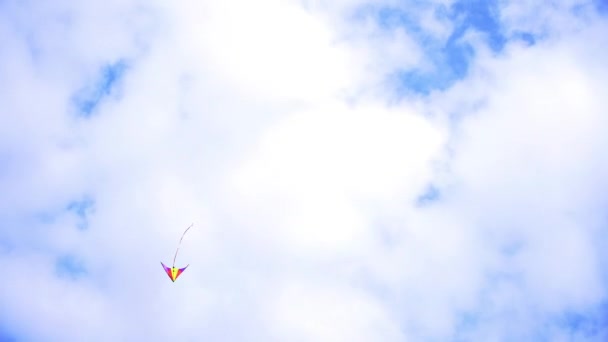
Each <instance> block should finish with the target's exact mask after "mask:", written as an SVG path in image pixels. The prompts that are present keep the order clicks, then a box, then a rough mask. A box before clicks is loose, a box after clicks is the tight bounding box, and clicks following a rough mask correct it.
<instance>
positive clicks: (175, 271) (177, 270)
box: [160, 223, 194, 282]
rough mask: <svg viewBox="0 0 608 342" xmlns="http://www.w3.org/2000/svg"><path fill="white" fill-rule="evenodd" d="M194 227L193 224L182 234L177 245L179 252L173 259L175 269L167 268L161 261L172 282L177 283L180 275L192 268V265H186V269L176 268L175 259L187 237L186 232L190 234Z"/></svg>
mask: <svg viewBox="0 0 608 342" xmlns="http://www.w3.org/2000/svg"><path fill="white" fill-rule="evenodd" d="M193 225H194V223H193V224H191V225H190V226H189V227H188V228H186V231H184V234H182V238H181V239H179V244H178V245H177V250H176V251H175V256H174V257H173V267H167V266H165V264H163V262H162V261H161V262H160V264H161V265H163V268H164V269H165V272H167V275H168V276H169V278H171V281H173V282H175V280H176V279H177V277H179V275H180V274H182V273H183V272H184V271H185V270H186V268H188V266H190V264H188V265H186V267H184V268H176V267H175V258H177V252H179V246H180V245H181V244H182V240H183V239H184V235H186V232H188V230H189V229H190V228H191V227H192V226H193Z"/></svg>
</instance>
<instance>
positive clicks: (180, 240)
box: [173, 223, 194, 267]
mask: <svg viewBox="0 0 608 342" xmlns="http://www.w3.org/2000/svg"><path fill="white" fill-rule="evenodd" d="M193 225H194V223H192V224H190V226H188V228H186V230H185V231H184V234H182V237H181V239H179V243H178V244H177V250H175V256H174V257H173V267H175V259H176V258H177V252H179V246H180V245H181V244H182V240H183V239H184V236H185V235H186V233H187V232H188V230H189V229H190V228H192V226H193Z"/></svg>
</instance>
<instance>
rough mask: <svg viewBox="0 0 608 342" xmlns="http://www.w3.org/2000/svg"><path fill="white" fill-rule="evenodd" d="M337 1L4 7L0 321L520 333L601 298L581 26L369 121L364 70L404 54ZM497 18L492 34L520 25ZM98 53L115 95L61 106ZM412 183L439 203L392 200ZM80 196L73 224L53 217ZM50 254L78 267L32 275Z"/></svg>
mask: <svg viewBox="0 0 608 342" xmlns="http://www.w3.org/2000/svg"><path fill="white" fill-rule="evenodd" d="M362 4H364V2H352V3H349V2H341V3H334V4H329V3H325V2H315V3H312V2H307V3H306V4H302V3H301V2H290V1H270V0H268V1H263V2H258V3H256V4H255V5H254V4H253V3H250V2H239V1H230V2H221V3H220V2H212V1H205V2H192V1H178V2H172V3H171V5H168V4H166V3H165V4H153V5H150V4H146V6H145V7H142V4H140V3H137V2H130V3H123V2H110V3H107V4H104V5H103V6H102V5H91V4H85V3H83V4H80V5H75V4H71V3H67V2H65V3H63V2H55V3H54V4H53V5H50V4H48V5H44V6H46V7H28V6H32V4H28V3H25V4H24V5H19V6H21V7H20V9H16V8H17V7H18V6H17V5H15V3H4V4H3V5H2V6H8V7H10V9H11V11H16V12H13V13H15V15H14V16H13V17H12V18H13V19H11V20H0V37H2V39H3V41H5V42H7V45H8V46H9V47H10V49H4V50H0V54H1V57H2V58H1V59H2V60H3V61H6V62H4V63H2V65H0V81H2V82H1V84H2V89H1V90H2V91H0V102H2V103H3V107H2V109H0V111H1V112H0V133H1V134H0V160H2V166H1V167H0V185H1V186H2V189H3V196H2V198H1V199H0V227H1V228H0V243H4V242H6V243H5V244H3V246H4V245H6V246H9V247H7V248H0V261H2V263H3V264H5V265H10V268H11V269H12V270H22V271H19V272H12V273H11V276H10V277H6V278H5V280H4V281H3V282H2V283H0V302H2V303H3V304H4V305H3V307H2V308H0V323H2V324H0V327H2V328H6V327H8V332H9V333H11V334H12V333H14V334H15V335H16V336H17V337H20V336H22V337H23V338H25V339H37V340H44V339H57V340H91V341H94V340H121V339H128V340H137V339H145V340H156V339H167V338H173V339H194V340H200V339H215V340H250V341H257V340H260V341H268V340H296V341H298V340H301V341H313V340H314V341H341V340H349V341H352V340H355V341H377V340H386V341H393V340H394V341H403V340H420V339H432V338H437V339H451V338H452V337H453V336H454V335H455V334H460V335H461V336H467V337H471V339H476V340H491V339H503V338H506V337H513V338H520V339H530V338H531V337H534V336H537V335H535V334H537V333H539V331H538V329H539V327H541V326H544V325H546V324H549V325H551V319H553V318H554V317H556V316H559V315H560V314H561V313H562V312H564V311H565V310H570V311H575V312H586V310H587V309H589V308H590V307H593V306H595V305H597V304H598V303H600V302H602V301H604V300H605V299H606V293H605V289H606V286H605V285H606V284H605V280H606V275H605V272H603V271H602V268H603V266H605V260H606V253H604V252H603V251H602V249H601V244H600V242H602V241H605V239H606V234H605V233H604V231H605V229H604V227H605V223H606V222H605V219H604V218H603V217H602V216H601V212H600V210H601V209H603V207H604V206H605V204H606V199H607V198H606V196H605V195H603V193H602V192H603V191H602V189H603V188H605V185H606V181H605V180H604V177H603V174H605V172H603V171H606V167H607V166H608V161H607V160H606V158H605V157H603V155H604V154H603V153H602V152H603V150H604V149H605V147H606V145H607V143H608V142H607V141H606V138H605V134H604V132H603V131H604V130H605V129H604V128H605V127H606V119H605V117H604V115H603V113H604V112H605V109H606V108H607V106H608V104H607V103H606V101H605V99H604V97H603V94H604V93H605V84H606V79H608V70H607V69H606V67H605V65H604V62H603V61H604V60H605V57H606V56H605V53H604V52H603V50H601V49H598V48H596V47H597V46H603V45H602V43H606V42H605V40H606V38H605V34H604V33H605V32H606V27H605V24H604V23H603V22H601V21H597V19H592V21H589V22H587V23H586V24H585V25H581V24H580V23H581V21H576V20H575V19H572V17H571V16H570V15H566V14H563V11H558V12H559V14H557V12H556V13H553V12H551V14H549V15H551V16H553V15H555V16H556V17H555V18H557V19H555V18H554V17H551V18H553V19H551V20H558V19H559V20H562V19H560V18H564V20H567V21H568V22H571V23H575V25H570V26H564V28H562V29H560V31H559V35H556V36H553V37H552V38H551V39H548V40H546V41H544V42H541V43H539V44H537V45H535V46H534V47H532V48H524V47H521V46H518V45H516V43H509V44H508V45H507V47H506V50H505V52H504V53H503V54H501V55H499V56H494V55H492V54H490V53H488V52H487V51H484V50H483V48H482V47H480V46H477V45H476V46H475V48H476V52H477V55H476V56H477V57H476V59H475V60H474V62H473V63H474V64H473V65H472V66H471V70H472V72H471V74H470V75H468V77H467V78H465V79H463V80H462V81H460V82H459V83H458V84H456V85H454V86H453V87H452V88H450V89H448V90H446V91H445V92H437V93H434V94H432V95H431V96H429V97H426V98H421V99H418V100H417V102H416V103H402V104H394V103H393V104H391V105H387V104H386V103H387V99H388V98H390V97H391V95H392V94H393V93H392V92H391V93H390V94H389V95H386V94H385V93H384V91H386V86H387V83H384V81H385V77H386V76H387V75H390V74H391V73H392V72H393V71H395V70H396V69H399V68H407V67H411V66H415V65H419V63H421V61H423V60H424V56H423V55H422V51H423V49H421V48H420V47H419V46H417V44H416V43H415V42H414V41H413V40H412V39H411V38H410V37H409V34H408V32H407V31H406V30H404V29H402V28H398V29H395V30H382V29H381V28H380V26H379V25H377V23H374V22H372V21H369V22H365V21H357V22H356V23H355V22H352V21H349V20H347V19H345V18H347V16H348V15H351V14H352V13H353V11H354V10H355V9H356V8H357V6H359V5H362ZM155 6H156V7H155ZM513 6H515V7H517V6H519V5H515V4H510V5H507V6H506V8H507V9H506V10H505V12H503V14H504V16H505V18H507V19H505V21H506V23H507V25H511V26H508V27H507V28H506V29H507V30H516V29H520V28H519V26H518V25H524V24H529V25H537V24H534V23H532V24H530V21H529V20H523V19H522V20H521V23H519V21H517V20H519V19H517V20H515V19H513V18H527V17H531V16H532V15H531V14H530V13H531V12H530V11H532V9H530V8H531V7H525V8H524V7H517V8H515V7H513ZM34 8H35V9H36V12H35V13H36V15H34V16H31V17H30V16H27V15H25V13H28V10H30V11H31V10H33V9H34ZM142 9H143V12H142V11H140V10H142ZM142 13H143V14H142ZM508 18H511V19H508ZM577 20H578V19H577ZM590 20H591V19H590ZM516 21H517V23H515V24H512V23H514V22H516ZM552 22H553V23H556V22H558V21H552ZM353 25H364V26H353ZM552 25H553V24H552ZM440 26H441V27H437V28H436V30H435V29H432V31H433V34H437V35H442V34H445V32H444V30H445V29H446V28H447V27H450V25H449V24H448V23H441V25H440ZM524 26H525V25H524ZM524 26H521V27H524ZM548 27H549V28H550V29H551V30H554V29H555V26H548ZM106 28H107V30H109V31H107V30H106ZM28 37H33V38H28ZM5 38H6V39H5ZM28 39H29V40H28ZM590 41H592V42H594V45H592V46H590V45H589V44H588V42H590ZM472 43H473V44H476V43H475V41H474V40H473V41H472ZM28 44H29V45H28ZM604 45H605V44H604ZM32 51H38V52H39V53H38V54H35V53H33V52H32ZM118 59H125V60H127V61H129V63H130V67H129V69H128V71H127V72H126V74H125V78H124V79H122V80H121V81H120V83H119V85H118V88H117V89H118V91H117V92H115V93H113V94H112V95H111V96H108V97H105V98H104V99H103V100H102V101H101V102H100V105H99V107H98V108H97V109H96V110H97V111H96V112H95V115H93V116H91V117H90V118H89V119H83V118H77V117H75V116H73V115H72V114H73V111H74V108H73V107H72V105H73V103H72V102H71V101H72V100H71V96H72V95H73V94H74V93H75V92H77V91H79V90H80V89H81V88H82V87H83V86H86V85H90V84H91V83H92V82H95V81H96V78H97V77H98V69H99V68H100V67H102V66H103V65H105V64H107V63H113V62H115V61H116V60H118ZM407 101H413V100H412V99H408V100H407ZM429 183H433V184H434V185H435V186H436V187H438V189H439V191H440V197H439V200H438V201H437V202H434V203H431V204H430V205H427V206H424V207H419V206H416V198H417V196H419V195H420V194H421V193H422V192H423V191H424V189H425V188H426V187H427V186H428V184H429ZM85 195H88V196H91V197H92V198H93V200H94V211H92V212H91V213H90V214H89V215H88V217H87V221H88V227H89V228H88V230H84V231H78V230H77V229H76V225H77V224H78V221H79V218H77V217H76V216H75V214H74V213H71V212H66V211H65V208H66V207H67V205H68V203H70V202H71V201H74V200H77V199H81V198H82V197H83V196H85ZM40 214H45V215H48V216H49V217H50V218H52V220H50V219H49V220H50V222H48V221H44V220H39V219H38V217H39V215H40ZM192 221H194V222H195V227H194V228H193V229H192V230H191V231H190V232H189V233H188V235H187V237H186V239H184V245H183V246H182V248H181V249H180V255H179V256H178V260H177V263H178V264H179V265H182V264H184V265H185V264H188V263H189V264H190V268H189V269H188V270H187V271H186V273H184V274H183V275H182V276H181V277H180V279H178V281H177V282H175V283H172V282H170V281H169V279H167V277H166V275H164V274H163V272H162V269H161V267H160V265H159V261H161V260H162V261H164V262H170V261H171V260H170V259H171V258H172V257H173V252H174V248H175V244H176V243H177V240H178V238H179V236H180V234H181V233H182V231H183V229H184V228H185V227H186V226H187V225H188V224H190V222H192ZM64 255H76V256H77V257H78V258H79V259H82V260H83V261H84V264H85V267H86V270H87V275H86V276H84V277H82V278H80V279H75V280H71V279H69V278H61V277H59V276H58V275H57V274H55V267H56V265H55V261H56V259H57V258H58V257H61V256H64ZM465 313H466V314H469V315H470V316H472V317H475V318H476V319H473V321H474V322H473V323H471V324H470V326H469V327H468V328H466V327H463V326H462V322H461V321H462V317H463V314H465ZM465 325H466V324H465ZM0 333H1V332H0ZM540 333H543V332H540ZM545 333H547V334H554V336H566V335H567V332H566V331H565V329H564V328H561V327H557V328H555V329H554V330H552V331H549V332H545ZM0 337H1V335H0Z"/></svg>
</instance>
